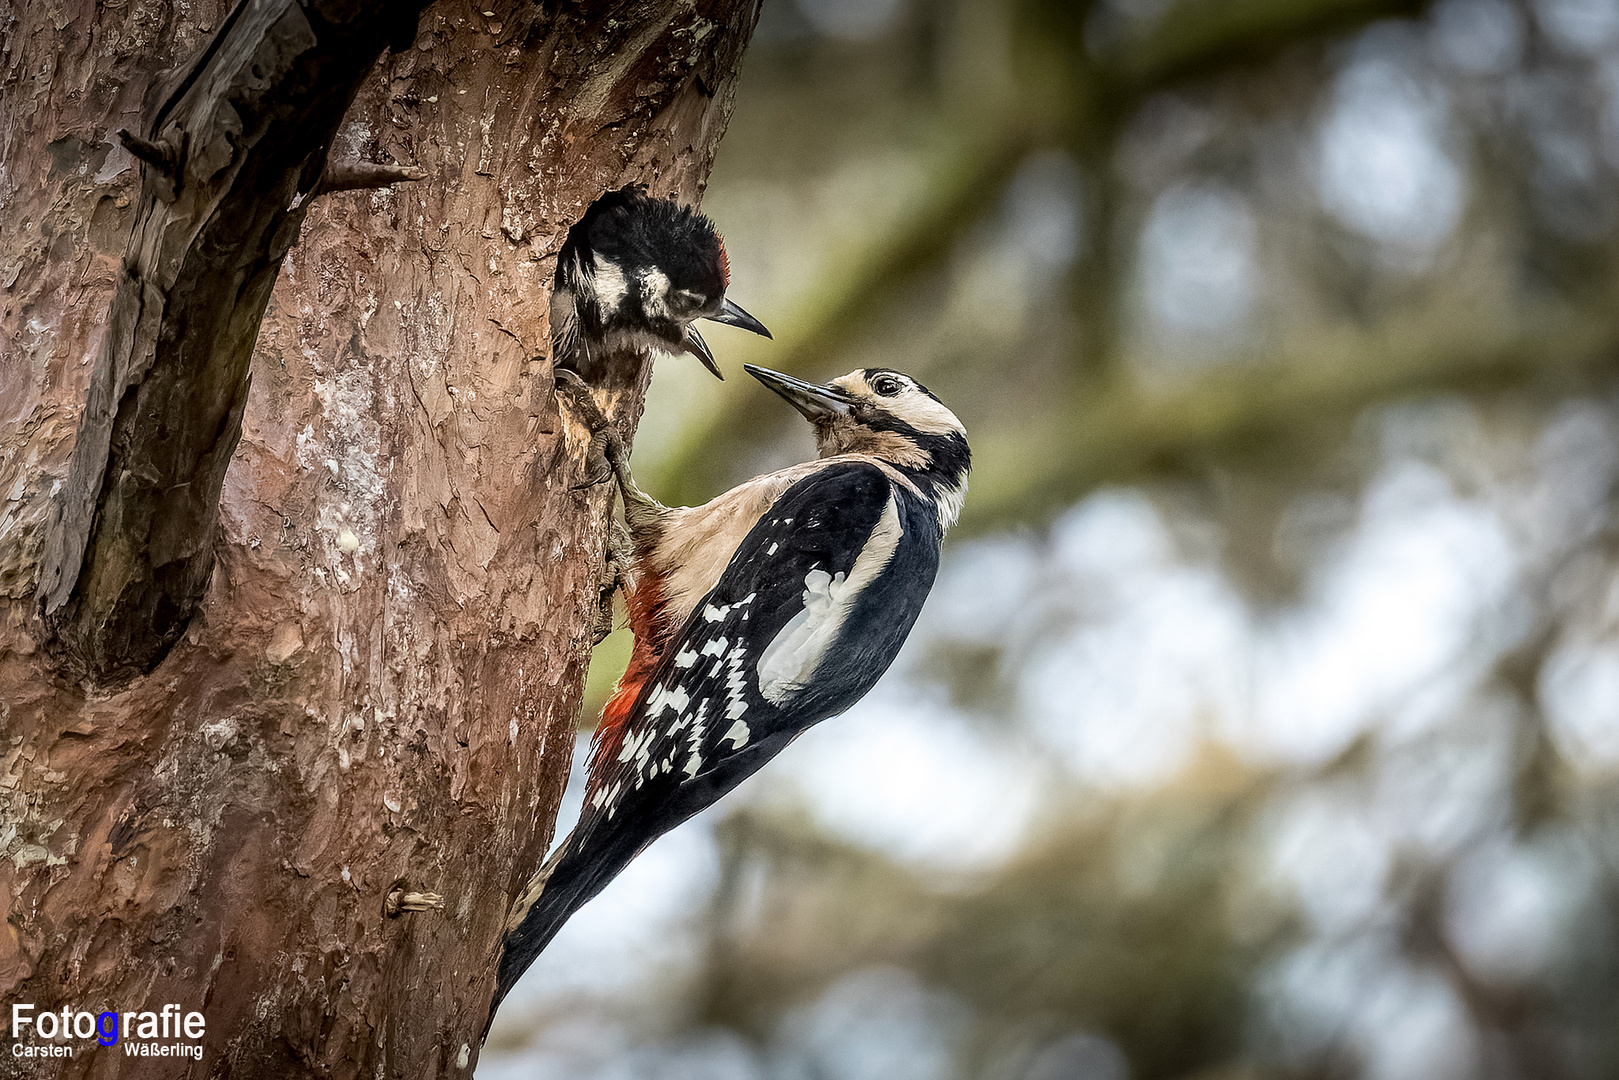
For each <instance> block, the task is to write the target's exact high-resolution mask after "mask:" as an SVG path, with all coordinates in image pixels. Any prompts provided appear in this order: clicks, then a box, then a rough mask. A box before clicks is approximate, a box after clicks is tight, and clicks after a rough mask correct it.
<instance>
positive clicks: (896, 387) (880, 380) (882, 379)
mask: <svg viewBox="0 0 1619 1080" xmlns="http://www.w3.org/2000/svg"><path fill="white" fill-rule="evenodd" d="M871 388H872V389H873V390H875V391H876V392H877V393H878V394H880V395H881V396H883V397H893V396H894V395H895V394H898V393H899V392H900V391H901V390H903V389H905V384H904V383H902V382H900V381H899V380H898V379H896V378H894V376H892V375H879V376H877V377H876V378H875V379H873V380H871Z"/></svg>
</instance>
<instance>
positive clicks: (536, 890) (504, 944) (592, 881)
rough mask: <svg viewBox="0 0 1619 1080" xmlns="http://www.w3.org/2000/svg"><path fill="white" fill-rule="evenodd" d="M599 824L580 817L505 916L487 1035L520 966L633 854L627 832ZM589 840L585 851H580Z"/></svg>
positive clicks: (541, 949) (519, 974) (485, 1029)
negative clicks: (604, 828)
mask: <svg viewBox="0 0 1619 1080" xmlns="http://www.w3.org/2000/svg"><path fill="white" fill-rule="evenodd" d="M601 824H603V822H602V821H601V820H600V819H599V818H598V819H594V820H591V821H588V822H580V824H579V826H578V827H577V828H575V829H574V831H573V832H571V833H569V834H568V839H567V840H565V841H564V842H563V844H562V846H561V847H559V848H557V850H556V853H555V854H554V855H552V856H551V857H550V858H549V859H547V860H546V863H545V866H543V867H542V868H541V869H540V872H539V873H537V874H535V875H534V877H533V879H532V880H531V881H530V883H529V885H528V888H526V889H525V890H524V892H523V895H522V897H520V898H519V900H518V903H517V905H516V907H515V908H514V909H513V912H512V915H513V920H512V921H508V923H507V925H506V936H505V938H503V939H502V941H501V950H500V964H499V967H498V968H497V969H496V974H495V997H494V1000H493V1001H491V1002H490V1003H489V1019H488V1020H486V1021H484V1026H483V1037H484V1038H485V1039H487V1038H488V1037H489V1025H490V1024H492V1023H494V1020H495V1013H496V1012H497V1011H498V1010H499V1009H500V1003H501V1002H502V1001H504V1000H505V999H506V995H507V994H508V993H510V992H511V989H512V987H513V986H515V985H517V980H518V979H519V978H521V977H522V975H523V972H525V971H527V970H528V969H529V966H530V965H532V964H533V963H534V961H535V960H536V959H537V958H538V957H539V955H540V953H542V952H544V951H545V947H546V946H547V945H549V944H551V939H552V938H554V937H556V936H557V932H558V931H559V930H561V929H562V927H563V925H564V924H566V923H567V921H568V920H569V919H570V918H572V917H573V913H574V912H576V911H578V910H579V909H580V908H581V907H583V906H584V905H585V904H586V903H588V902H589V901H590V900H592V899H594V898H595V896H596V894H597V893H599V892H601V891H602V889H604V888H606V887H607V883H608V882H610V881H612V880H613V878H615V877H617V876H618V872H619V871H620V870H622V869H624V867H625V866H626V865H627V864H628V863H629V861H630V860H631V859H633V858H634V857H635V854H636V851H637V848H636V847H635V846H634V844H633V841H629V837H627V836H621V835H619V833H618V830H616V829H614V830H611V831H610V832H609V833H608V834H607V835H605V836H604V835H601V834H600V832H599V830H598V829H597V828H596V826H599V825H601ZM587 840H588V841H589V844H588V847H589V851H588V852H582V851H581V848H583V847H585V846H586V841H587ZM626 841H629V842H626Z"/></svg>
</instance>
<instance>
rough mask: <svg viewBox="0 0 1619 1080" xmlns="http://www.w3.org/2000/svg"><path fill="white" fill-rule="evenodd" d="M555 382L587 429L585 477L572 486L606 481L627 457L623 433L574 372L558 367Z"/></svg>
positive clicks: (592, 485) (577, 488) (593, 484)
mask: <svg viewBox="0 0 1619 1080" xmlns="http://www.w3.org/2000/svg"><path fill="white" fill-rule="evenodd" d="M556 383H557V389H558V390H560V391H562V392H563V393H565V394H567V396H568V400H569V401H570V402H571V403H572V405H573V409H574V411H575V412H576V413H578V414H579V419H580V420H581V421H582V422H583V423H584V425H585V427H587V428H589V429H590V449H588V450H587V451H586V452H585V467H586V469H587V472H586V474H585V477H586V479H585V482H584V483H583V484H578V485H576V486H575V488H574V490H575V491H578V490H582V489H584V488H593V487H596V486H597V485H599V484H605V483H607V481H609V480H611V479H612V478H613V476H614V475H615V474H616V473H617V472H618V471H619V469H620V468H622V467H623V466H624V465H625V463H626V462H627V461H628V459H629V454H628V452H627V451H626V450H625V448H624V436H623V435H622V434H621V433H620V432H619V430H618V425H616V424H614V423H613V422H612V420H610V419H608V417H607V414H606V413H604V412H602V410H601V406H600V405H597V404H596V398H595V397H594V396H593V395H592V394H591V392H590V387H589V386H588V385H587V384H586V383H585V380H583V379H581V378H580V377H579V375H578V373H577V372H574V371H569V370H568V369H567V368H557V369H556Z"/></svg>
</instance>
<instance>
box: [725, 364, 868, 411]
mask: <svg viewBox="0 0 1619 1080" xmlns="http://www.w3.org/2000/svg"><path fill="white" fill-rule="evenodd" d="M742 367H743V369H744V370H745V371H746V372H747V373H748V374H749V375H752V376H753V377H754V378H755V379H758V380H759V381H760V382H762V383H764V384H765V385H766V386H768V387H770V389H772V390H774V391H775V392H776V393H778V394H780V395H781V396H782V397H784V398H786V399H787V401H788V403H789V404H790V405H792V407H793V408H795V409H797V410H798V411H799V412H801V413H803V414H804V417H805V418H806V419H807V420H810V421H811V422H813V421H816V420H824V419H827V418H829V417H833V416H847V415H848V414H849V405H850V401H849V395H848V394H845V393H844V392H843V391H842V390H839V389H838V388H837V387H835V386H816V385H815V384H814V383H807V382H805V381H804V380H802V379H795V378H793V377H792V376H791V375H783V374H782V373H781V372H779V371H771V370H770V369H769V368H763V367H758V366H756V365H754V364H743V365H742Z"/></svg>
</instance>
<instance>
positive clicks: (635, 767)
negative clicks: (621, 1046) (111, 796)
mask: <svg viewBox="0 0 1619 1080" xmlns="http://www.w3.org/2000/svg"><path fill="white" fill-rule="evenodd" d="M747 370H748V372H749V373H750V374H751V375H753V377H754V378H756V379H758V380H759V381H760V382H762V383H764V384H765V385H766V386H767V387H769V388H770V389H772V390H774V391H775V392H776V393H778V394H780V395H781V396H782V397H784V398H786V399H787V400H788V401H789V402H791V403H792V405H793V406H794V407H795V408H797V409H798V411H799V412H801V413H803V414H804V416H805V417H806V418H808V420H809V421H810V423H811V424H813V425H814V427H815V434H816V442H817V444H818V448H819V452H820V456H819V459H818V460H815V461H810V462H805V463H803V464H800V465H794V466H792V467H790V468H786V469H782V470H780V471H779V472H773V473H769V474H767V475H765V476H760V477H757V478H755V479H753V480H750V481H748V482H747V483H745V484H742V485H741V486H739V487H736V488H733V489H732V490H730V491H728V492H726V493H725V494H723V495H721V496H719V497H718V498H717V499H714V500H713V501H711V502H708V503H705V504H704V505H702V506H696V507H667V506H663V505H660V504H659V503H657V502H655V501H654V500H652V499H651V498H649V497H648V496H647V495H646V494H645V493H643V492H642V491H641V490H640V489H639V488H638V487H636V485H635V481H634V479H633V478H632V477H631V475H630V472H629V468H628V464H627V460H626V453H625V450H624V445H623V441H622V438H621V437H620V436H619V435H618V432H617V431H616V430H615V429H613V428H612V426H611V425H610V424H609V423H608V422H607V421H606V419H605V418H604V417H603V416H602V414H601V412H600V410H599V409H598V408H597V407H596V405H595V403H594V400H593V399H592V398H591V397H590V394H589V392H588V391H587V390H586V389H585V388H584V386H583V384H582V383H579V382H578V381H577V380H573V379H569V378H564V379H563V380H561V383H560V385H561V386H562V387H563V388H564V389H565V390H566V391H567V392H568V393H569V394H570V396H571V397H572V398H573V400H574V402H575V406H576V408H577V409H578V411H579V412H580V413H581V414H582V415H583V416H584V417H585V420H586V422H587V424H589V426H591V427H592V428H593V429H595V430H596V431H597V432H598V433H599V441H600V442H601V444H602V445H603V448H604V451H605V456H606V459H607V462H608V464H609V465H610V466H611V468H612V471H613V473H614V474H616V476H617V479H618V483H619V489H620V491H621V493H622V495H623V498H624V517H625V521H626V524H627V525H628V526H629V532H630V542H631V545H632V550H631V553H630V556H629V561H630V573H629V575H628V580H627V581H626V583H625V584H626V591H627V593H628V596H627V600H628V609H629V615H630V627H631V629H632V630H633V631H634V633H635V649H634V653H633V655H632V656H631V659H630V664H629V668H628V669H627V670H626V671H625V673H624V677H623V678H622V679H621V680H620V682H619V685H618V689H617V691H616V693H615V694H614V695H613V698H612V700H611V701H609V702H608V704H607V706H606V707H605V708H604V709H603V710H602V718H601V724H600V726H599V727H598V728H597V731H596V738H595V744H594V746H593V748H592V752H591V757H590V773H589V783H588V786H587V789H586V794H585V806H584V811H583V813H582V814H581V816H580V820H579V824H578V825H577V826H576V827H575V828H574V830H573V832H572V833H570V834H569V836H568V838H567V840H565V841H564V842H563V844H562V845H561V846H560V847H559V848H558V849H557V851H556V852H555V853H554V854H553V855H552V856H551V858H550V859H549V860H547V862H546V864H545V866H544V867H542V868H541V870H540V871H539V873H537V874H536V875H535V876H534V877H533V878H532V879H531V880H530V881H529V882H528V883H527V884H526V885H525V887H524V889H523V891H522V893H521V895H520V896H519V897H518V898H517V901H516V903H515V905H514V907H513V909H512V912H511V915H510V917H509V918H508V920H507V924H506V926H507V933H506V937H505V939H504V942H503V947H502V952H501V957H500V967H499V975H498V986H497V989H496V993H495V999H494V1004H493V1005H492V1006H491V1010H490V1018H491V1020H492V1019H493V1017H494V1009H495V1008H498V1007H499V1005H500V1002H501V1000H502V999H503V998H504V997H505V996H506V993H507V992H508V991H509V990H510V989H511V988H512V985H513V984H514V983H515V982H516V981H517V978H518V976H520V975H521V974H522V973H523V972H524V971H525V970H526V969H527V968H528V966H529V965H530V964H531V963H533V961H534V958H535V957H536V956H538V955H539V954H540V952H541V951H542V950H543V949H544V948H545V947H546V945H547V944H549V943H550V941H551V939H552V937H553V936H555V934H556V932H557V931H558V930H559V929H561V927H562V924H563V923H564V922H566V921H567V919H568V917H569V916H571V915H572V914H573V913H574V912H575V911H576V910H578V908H579V907H580V906H581V905H582V904H584V903H585V902H586V901H588V900H589V899H591V898H592V897H593V896H595V895H596V894H597V893H599V892H600V891H601V890H602V888H603V887H604V886H606V885H607V883H608V882H609V881H611V880H612V879H613V878H614V877H615V876H617V875H618V873H619V871H621V870H623V869H624V867H625V866H626V865H627V864H628V863H629V862H630V860H631V859H633V858H635V856H636V855H637V854H639V853H640V852H641V851H642V850H644V849H645V848H646V846H647V845H648V844H650V843H651V842H652V841H653V840H655V839H657V838H658V837H659V836H661V835H662V834H663V833H665V832H667V831H669V830H670V829H672V828H673V827H675V826H676V825H678V824H680V823H681V822H683V821H685V820H686V819H687V818H689V817H691V816H692V815H693V814H696V813H697V812H698V811H700V810H702V809H704V808H705V807H707V806H709V805H711V804H712V803H713V802H714V801H715V800H717V799H718V798H720V797H721V796H722V795H724V794H725V793H726V792H728V791H730V790H731V789H732V788H734V787H736V786H737V784H739V783H741V782H742V781H743V780H745V779H746V778H747V777H748V776H750V775H752V774H753V773H754V772H755V771H757V770H758V769H759V768H760V766H762V765H764V763H765V762H767V761H769V760H770V759H771V758H772V757H774V756H775V755H776V754H777V752H779V751H780V750H781V749H782V748H783V747H785V746H786V745H787V744H788V743H789V742H791V741H792V740H793V739H794V738H796V737H797V736H798V735H799V734H801V733H802V732H804V731H805V730H806V729H807V728H809V727H810V726H811V725H813V724H816V723H819V722H820V721H822V720H825V719H826V718H828V717H831V716H836V715H837V714H838V713H841V712H843V711H844V710H846V709H848V708H849V707H850V706H851V705H853V704H854V703H855V702H857V701H859V700H860V698H861V697H862V696H864V695H865V693H866V691H868V690H870V689H871V687H872V685H873V684H874V683H876V681H877V679H878V677H879V676H881V675H882V673H883V672H884V671H886V670H887V669H888V666H889V664H890V663H892V661H893V659H894V656H895V654H897V653H898V652H899V648H900V646H901V645H902V644H903V643H904V641H905V638H906V636H907V635H908V634H909V633H910V631H911V626H912V624H913V623H915V621H916V617H917V614H918V612H920V611H921V609H922V602H923V601H924V600H925V599H926V598H927V595H928V591H929V590H930V589H931V588H932V587H933V578H934V574H935V573H936V572H937V570H938V565H939V546H940V543H941V541H942V539H943V537H944V533H945V530H946V529H948V528H949V527H950V526H951V525H952V524H953V523H954V522H955V520H956V516H957V514H958V513H959V512H960V509H961V502H962V498H963V496H964V494H965V492H966V487H967V470H968V467H969V465H970V463H971V457H970V454H969V451H968V448H967V438H966V433H965V431H964V430H963V429H962V426H961V422H960V421H959V420H957V419H956V417H955V415H954V414H953V413H952V412H951V411H950V410H949V409H947V408H946V407H945V406H944V405H943V404H942V403H941V402H940V401H939V399H938V398H936V397H934V396H933V394H931V393H930V392H929V391H928V390H927V388H926V387H924V386H922V384H921V383H919V382H917V381H916V380H915V379H913V378H911V377H910V376H908V375H903V374H901V373H899V372H897V371H889V370H887V369H882V368H867V369H864V370H861V371H855V372H851V373H850V374H848V375H845V376H843V377H842V378H839V379H835V380H833V381H832V382H830V383H827V384H825V385H820V386H817V385H813V384H810V383H807V382H802V381H800V380H798V379H794V378H792V377H790V376H787V375H782V374H780V373H778V372H774V371H769V370H767V369H764V368H757V367H754V366H752V365H748V366H747ZM601 435H605V438H600V436H601Z"/></svg>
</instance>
